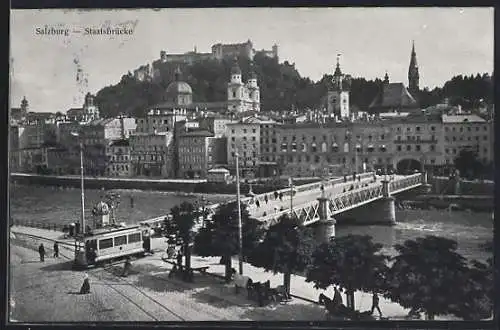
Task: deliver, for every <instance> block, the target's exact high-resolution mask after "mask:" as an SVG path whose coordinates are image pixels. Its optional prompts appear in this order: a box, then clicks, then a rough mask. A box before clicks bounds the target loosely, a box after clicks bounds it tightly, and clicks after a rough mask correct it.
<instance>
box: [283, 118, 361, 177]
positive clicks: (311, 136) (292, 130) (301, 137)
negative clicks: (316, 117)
mask: <svg viewBox="0 0 500 330" xmlns="http://www.w3.org/2000/svg"><path fill="white" fill-rule="evenodd" d="M348 131H349V126H348V124H345V123H333V122H332V123H329V124H324V125H322V124H317V123H304V124H295V125H289V124H285V125H281V126H278V127H277V134H276V141H277V144H276V150H277V153H276V155H277V158H278V166H279V168H280V173H281V174H284V175H290V176H318V175H330V174H333V173H340V172H341V171H342V169H344V168H345V169H346V170H347V169H349V168H351V166H352V164H354V161H352V162H351V157H348V155H349V150H350V144H349V143H348V134H347V132H348ZM351 163H352V164H351Z"/></svg>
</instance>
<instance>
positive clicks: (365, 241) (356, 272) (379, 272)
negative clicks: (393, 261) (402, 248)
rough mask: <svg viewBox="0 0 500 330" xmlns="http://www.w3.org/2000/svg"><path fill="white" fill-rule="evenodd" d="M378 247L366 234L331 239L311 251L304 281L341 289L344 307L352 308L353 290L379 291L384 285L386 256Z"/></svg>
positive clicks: (380, 246)
mask: <svg viewBox="0 0 500 330" xmlns="http://www.w3.org/2000/svg"><path fill="white" fill-rule="evenodd" d="M381 248H382V245H381V244H378V243H374V242H373V241H372V238H371V236H368V235H363V236H362V235H347V236H342V237H335V238H332V239H331V240H330V241H329V242H327V243H323V244H321V245H319V246H318V248H317V249H316V250H315V251H314V253H313V256H312V263H311V266H310V268H309V270H308V272H307V278H306V281H307V282H313V283H314V286H315V287H316V288H321V289H326V288H328V287H329V286H330V285H339V286H340V287H342V288H344V289H345V290H346V294H347V307H350V308H351V309H353V310H354V306H355V304H354V292H355V291H356V290H364V291H378V290H381V289H383V288H384V287H385V286H384V283H385V282H384V277H385V273H386V271H387V265H386V260H387V257H386V256H385V255H383V254H381V253H380V250H381Z"/></svg>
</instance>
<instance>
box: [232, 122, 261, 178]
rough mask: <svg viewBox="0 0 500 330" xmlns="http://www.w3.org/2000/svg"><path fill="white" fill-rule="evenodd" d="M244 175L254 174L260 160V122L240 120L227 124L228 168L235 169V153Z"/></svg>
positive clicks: (251, 175) (233, 170)
mask: <svg viewBox="0 0 500 330" xmlns="http://www.w3.org/2000/svg"><path fill="white" fill-rule="evenodd" d="M237 154H238V155H239V167H240V170H241V171H242V173H243V175H244V176H249V177H253V176H255V175H256V173H257V171H258V166H259V160H260V123H259V122H258V121H256V122H253V121H246V122H245V121H242V122H238V123H230V124H227V162H228V167H229V170H230V171H231V172H232V173H234V172H235V170H236V155H237Z"/></svg>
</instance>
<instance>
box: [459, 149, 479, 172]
mask: <svg viewBox="0 0 500 330" xmlns="http://www.w3.org/2000/svg"><path fill="white" fill-rule="evenodd" d="M455 167H456V168H457V169H458V170H459V171H460V173H461V174H462V175H463V176H465V177H473V176H476V175H478V174H479V173H480V172H482V169H483V164H482V163H481V162H480V161H479V160H478V154H477V152H475V151H472V150H468V149H462V150H460V153H459V154H458V156H457V157H456V158H455Z"/></svg>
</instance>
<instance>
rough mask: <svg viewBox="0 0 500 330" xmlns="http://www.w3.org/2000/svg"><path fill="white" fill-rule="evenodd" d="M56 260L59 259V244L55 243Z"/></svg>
mask: <svg viewBox="0 0 500 330" xmlns="http://www.w3.org/2000/svg"><path fill="white" fill-rule="evenodd" d="M54 258H59V244H57V242H54Z"/></svg>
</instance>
